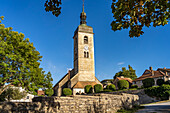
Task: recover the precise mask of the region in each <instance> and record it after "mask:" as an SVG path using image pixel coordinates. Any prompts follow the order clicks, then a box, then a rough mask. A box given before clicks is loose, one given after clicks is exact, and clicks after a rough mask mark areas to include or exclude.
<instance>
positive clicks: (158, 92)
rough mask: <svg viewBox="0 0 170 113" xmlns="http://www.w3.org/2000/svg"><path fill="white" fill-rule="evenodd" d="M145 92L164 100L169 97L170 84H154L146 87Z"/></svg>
mask: <svg viewBox="0 0 170 113" xmlns="http://www.w3.org/2000/svg"><path fill="white" fill-rule="evenodd" d="M145 93H146V94H147V95H148V96H151V97H159V98H161V99H162V100H167V99H169V96H170V85H165V84H163V85H162V86H154V87H149V88H146V89H145Z"/></svg>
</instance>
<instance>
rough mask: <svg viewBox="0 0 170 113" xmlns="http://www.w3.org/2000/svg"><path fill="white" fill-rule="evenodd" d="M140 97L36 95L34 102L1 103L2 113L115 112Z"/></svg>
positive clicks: (0, 110)
mask: <svg viewBox="0 0 170 113" xmlns="http://www.w3.org/2000/svg"><path fill="white" fill-rule="evenodd" d="M138 99H139V98H138V96H137V95H132V94H121V95H113V94H95V95H94V96H87V95H86V96H85V95H84V96H73V97H36V98H34V99H33V102H32V103H0V113H1V112H2V113H11V112H13V113H18V112H21V113H54V112H57V113H115V112H116V111H117V110H118V109H121V108H131V107H132V106H134V105H136V104H139V103H138Z"/></svg>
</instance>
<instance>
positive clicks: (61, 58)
mask: <svg viewBox="0 0 170 113" xmlns="http://www.w3.org/2000/svg"><path fill="white" fill-rule="evenodd" d="M45 1H46V0H2V1H1V4H0V7H1V8H0V16H5V20H4V21H3V24H5V25H6V27H13V29H14V30H15V31H18V32H22V33H24V34H25V36H26V38H30V41H31V42H33V43H34V46H35V47H36V49H37V50H38V51H39V52H40V53H41V55H42V56H43V59H42V60H43V61H42V62H41V67H43V68H44V70H45V71H50V72H51V73H52V77H53V79H54V81H53V83H54V84H55V83H56V82H57V81H58V80H59V79H61V78H62V77H63V76H64V75H65V74H66V73H67V69H69V68H73V34H74V31H75V30H76V28H77V26H78V25H79V23H80V17H79V16H80V13H81V11H82V0H62V2H63V4H62V14H61V15H60V16H59V17H58V18H56V17H55V16H53V15H52V14H51V13H47V12H45V10H44V3H45ZM111 1H112V0H86V1H85V12H86V13H87V24H88V25H89V26H92V27H93V28H94V33H95V34H94V39H95V42H94V43H95V72H96V77H97V78H98V79H99V80H103V79H112V78H113V76H114V75H115V73H116V72H118V71H120V70H121V67H127V66H128V65H129V64H130V65H131V66H132V67H133V68H134V69H135V70H136V73H137V76H141V74H142V73H143V72H144V70H145V69H148V68H149V66H152V67H153V69H155V70H156V69H157V68H163V67H167V68H169V67H170V52H169V49H170V43H169V42H170V36H169V31H170V25H165V26H164V27H156V28H153V27H150V28H144V29H143V30H144V32H145V33H144V35H143V36H141V37H139V38H129V36H128V30H122V31H116V32H114V31H112V30H111V26H110V24H111V22H112V20H113V17H112V16H113V15H112V13H111V12H112V11H111Z"/></svg>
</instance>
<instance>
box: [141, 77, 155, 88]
mask: <svg viewBox="0 0 170 113" xmlns="http://www.w3.org/2000/svg"><path fill="white" fill-rule="evenodd" d="M142 83H143V87H144V88H148V87H152V86H153V85H155V81H154V79H153V78H146V79H144V80H142Z"/></svg>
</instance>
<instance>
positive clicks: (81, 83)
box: [73, 81, 97, 88]
mask: <svg viewBox="0 0 170 113" xmlns="http://www.w3.org/2000/svg"><path fill="white" fill-rule="evenodd" d="M96 84H97V83H96V82H89V81H79V82H77V84H76V85H75V86H74V87H73V88H84V87H85V86H86V85H92V86H94V85H96Z"/></svg>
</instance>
